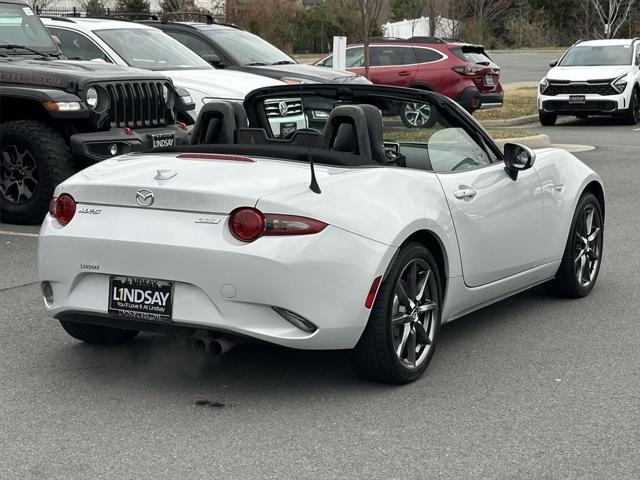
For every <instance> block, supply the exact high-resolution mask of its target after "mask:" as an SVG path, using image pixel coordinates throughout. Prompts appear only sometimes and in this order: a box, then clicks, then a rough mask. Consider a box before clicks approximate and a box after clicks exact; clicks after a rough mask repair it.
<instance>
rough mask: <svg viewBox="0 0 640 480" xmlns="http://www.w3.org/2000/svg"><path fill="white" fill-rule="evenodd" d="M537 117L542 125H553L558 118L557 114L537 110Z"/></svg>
mask: <svg viewBox="0 0 640 480" xmlns="http://www.w3.org/2000/svg"><path fill="white" fill-rule="evenodd" d="M538 118H539V119H540V124H541V125H542V126H544V127H553V126H554V125H555V124H556V120H557V119H558V114H557V113H551V112H543V111H542V110H538Z"/></svg>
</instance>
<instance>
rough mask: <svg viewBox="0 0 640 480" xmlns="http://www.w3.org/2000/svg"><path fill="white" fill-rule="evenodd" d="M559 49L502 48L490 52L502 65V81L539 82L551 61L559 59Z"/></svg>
mask: <svg viewBox="0 0 640 480" xmlns="http://www.w3.org/2000/svg"><path fill="white" fill-rule="evenodd" d="M560 55H561V53H560V52H557V51H541V52H540V51H527V50H513V51H505V50H500V51H496V52H489V56H490V57H491V59H492V60H493V61H494V62H495V63H496V64H497V65H499V66H500V82H501V83H502V84H503V85H504V84H507V83H520V82H539V81H540V80H541V79H542V77H544V76H545V75H546V74H547V72H548V71H549V69H550V68H551V67H549V63H550V62H552V61H554V60H558V59H559V58H560Z"/></svg>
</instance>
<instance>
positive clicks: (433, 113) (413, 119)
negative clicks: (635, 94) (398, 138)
mask: <svg viewBox="0 0 640 480" xmlns="http://www.w3.org/2000/svg"><path fill="white" fill-rule="evenodd" d="M420 105H421V104H420V102H407V103H405V104H404V105H402V106H401V107H400V120H402V124H403V125H404V126H405V127H407V128H431V127H433V126H434V125H435V124H436V122H437V121H438V113H437V110H436V109H435V108H431V106H430V105H428V104H422V106H420ZM417 110H420V112H421V113H420V114H418V115H417V116H414V115H413V114H412V113H411V112H416V111H417ZM426 110H428V116H427V117H426V118H425V117H424V112H425V111H426Z"/></svg>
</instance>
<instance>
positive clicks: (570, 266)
mask: <svg viewBox="0 0 640 480" xmlns="http://www.w3.org/2000/svg"><path fill="white" fill-rule="evenodd" d="M603 228H604V222H603V216H602V207H601V205H600V202H599V201H598V199H597V198H596V197H595V196H594V195H593V194H591V193H585V194H583V195H582V197H581V198H580V201H579V202H578V206H577V207H576V211H575V213H574V215H573V221H572V223H571V230H570V231H569V238H568V239H567V244H566V247H565V251H564V255H563V257H562V263H561V264H560V268H559V269H558V273H556V278H554V279H553V280H552V281H551V282H549V283H548V284H547V288H548V290H549V291H550V293H552V294H554V295H558V296H562V297H569V298H580V297H586V296H587V295H589V293H590V292H591V290H592V289H593V286H594V285H595V284H596V280H597V279H598V273H599V272H600V263H601V260H602V248H603Z"/></svg>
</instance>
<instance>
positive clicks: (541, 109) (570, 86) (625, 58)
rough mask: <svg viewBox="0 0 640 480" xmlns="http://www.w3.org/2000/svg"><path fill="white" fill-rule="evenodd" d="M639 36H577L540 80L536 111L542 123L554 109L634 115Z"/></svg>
mask: <svg viewBox="0 0 640 480" xmlns="http://www.w3.org/2000/svg"><path fill="white" fill-rule="evenodd" d="M639 65H640V38H634V39H632V40H589V41H578V42H576V43H575V44H574V45H573V46H572V47H571V48H570V49H569V50H567V51H566V52H565V53H564V55H562V57H560V60H558V61H557V62H553V63H551V64H550V66H551V67H553V68H551V70H549V72H548V73H547V76H546V77H545V78H543V79H542V80H541V81H540V86H539V89H538V114H539V117H540V123H541V124H542V125H547V126H550V125H554V124H555V123H556V119H557V118H558V115H574V116H576V117H578V118H586V117H588V116H589V115H612V116H621V117H623V118H624V120H625V122H626V123H629V124H632V125H635V124H636V123H638V122H639V121H640V67H639Z"/></svg>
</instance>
